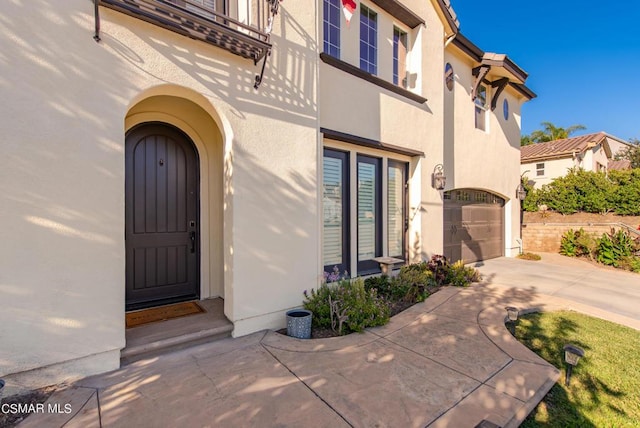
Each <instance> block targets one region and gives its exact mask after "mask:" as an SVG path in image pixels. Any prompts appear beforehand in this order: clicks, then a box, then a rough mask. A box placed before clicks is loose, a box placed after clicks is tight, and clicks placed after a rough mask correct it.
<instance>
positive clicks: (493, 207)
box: [444, 189, 504, 263]
mask: <svg viewBox="0 0 640 428" xmlns="http://www.w3.org/2000/svg"><path fill="white" fill-rule="evenodd" d="M444 255H445V256H446V257H447V258H448V259H449V260H450V261H451V262H455V261H457V260H464V261H465V263H471V262H476V261H479V260H486V259H491V258H495V257H501V256H503V255H504V199H502V198H501V197H499V196H497V195H494V194H492V193H489V192H485V191H482V190H473V189H456V190H450V191H448V192H445V193H444Z"/></svg>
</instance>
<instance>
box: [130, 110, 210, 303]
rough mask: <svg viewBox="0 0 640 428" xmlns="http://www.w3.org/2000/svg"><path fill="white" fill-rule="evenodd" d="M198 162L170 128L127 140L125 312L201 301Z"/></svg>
mask: <svg viewBox="0 0 640 428" xmlns="http://www.w3.org/2000/svg"><path fill="white" fill-rule="evenodd" d="M199 169H200V166H199V159H198V154H197V151H196V148H195V146H194V144H193V142H192V141H191V139H190V138H189V137H188V136H187V135H186V134H184V133H183V132H182V131H180V130H179V129H178V128H175V127H173V126H171V125H168V124H165V123H160V122H151V123H143V124H140V125H138V126H136V127H134V128H132V129H131V130H130V131H129V132H128V133H127V135H126V140H125V241H126V309H127V310H133V309H140V308H146V307H151V306H157V305H161V304H165V303H171V302H179V301H184V300H190V299H196V298H199V297H200V244H199V243H200V236H199V234H200V221H199V212H200V200H199V194H200V192H199Z"/></svg>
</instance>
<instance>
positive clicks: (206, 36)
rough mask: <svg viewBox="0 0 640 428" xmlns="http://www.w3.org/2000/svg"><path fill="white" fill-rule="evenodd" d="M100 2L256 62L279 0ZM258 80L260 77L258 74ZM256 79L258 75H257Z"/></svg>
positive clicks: (263, 53)
mask: <svg viewBox="0 0 640 428" xmlns="http://www.w3.org/2000/svg"><path fill="white" fill-rule="evenodd" d="M94 1H95V5H96V6H95V7H96V11H95V12H96V36H95V38H96V40H99V39H100V36H99V32H100V21H99V8H98V6H99V5H102V6H105V7H108V8H111V9H114V10H117V11H119V12H122V13H125V14H127V15H130V16H133V17H136V18H139V19H142V20H144V21H147V22H150V23H152V24H155V25H159V26H161V27H164V28H166V29H168V30H171V31H174V32H176V33H180V34H183V35H185V36H188V37H191V38H193V39H198V40H202V41H204V42H206V43H210V44H212V45H215V46H218V47H220V48H223V49H226V50H228V51H230V52H232V53H234V54H236V55H240V56H242V57H244V58H249V59H252V60H253V61H254V64H257V63H258V61H260V60H261V59H262V58H265V57H266V55H267V54H268V53H269V52H270V50H271V43H270V40H269V35H270V33H271V25H272V23H273V17H274V16H275V14H276V13H277V12H278V4H279V0H94ZM260 80H261V77H260ZM256 82H257V83H258V84H259V82H258V77H256Z"/></svg>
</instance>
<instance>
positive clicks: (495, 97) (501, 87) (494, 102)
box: [491, 77, 509, 111]
mask: <svg viewBox="0 0 640 428" xmlns="http://www.w3.org/2000/svg"><path fill="white" fill-rule="evenodd" d="M507 83H509V78H508V77H503V78H502V79H498V80H496V81H493V82H491V87H492V88H498V89H496V92H495V93H494V94H493V97H492V98H491V111H493V110H495V109H496V105H497V104H498V97H499V96H500V94H501V93H502V91H504V88H506V87H507Z"/></svg>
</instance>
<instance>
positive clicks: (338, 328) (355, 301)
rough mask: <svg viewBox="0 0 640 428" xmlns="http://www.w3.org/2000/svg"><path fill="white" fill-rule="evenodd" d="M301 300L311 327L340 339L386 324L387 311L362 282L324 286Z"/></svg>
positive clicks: (374, 292)
mask: <svg viewBox="0 0 640 428" xmlns="http://www.w3.org/2000/svg"><path fill="white" fill-rule="evenodd" d="M304 296H305V300H304V308H305V309H308V310H310V311H311V312H313V325H314V326H315V327H324V328H331V329H332V330H333V331H335V332H336V333H338V334H340V335H343V334H348V333H352V332H359V331H362V330H364V329H365V328H367V327H374V326H378V325H384V324H386V323H387V322H388V321H389V308H388V307H387V305H386V304H385V303H384V301H383V300H382V299H381V298H379V297H378V296H377V293H376V290H375V289H369V290H366V289H365V286H364V281H363V280H362V278H357V279H355V280H353V281H350V280H341V281H338V282H334V283H324V284H322V285H321V286H320V287H318V290H317V291H316V290H313V289H312V290H311V293H307V292H306V291H305V293H304Z"/></svg>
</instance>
